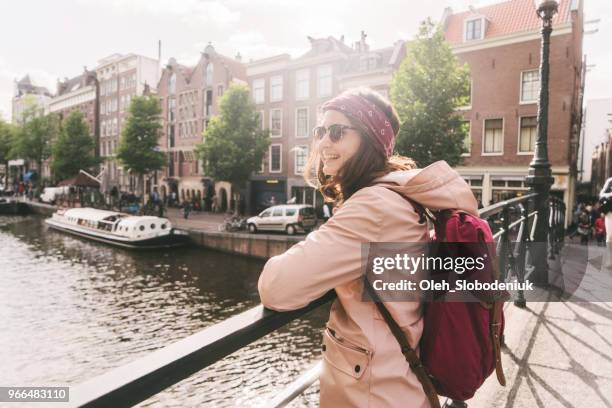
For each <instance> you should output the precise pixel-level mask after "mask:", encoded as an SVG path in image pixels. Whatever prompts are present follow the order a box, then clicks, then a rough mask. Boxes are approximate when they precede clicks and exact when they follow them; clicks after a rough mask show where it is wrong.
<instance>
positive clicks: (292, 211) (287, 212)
mask: <svg viewBox="0 0 612 408" xmlns="http://www.w3.org/2000/svg"><path fill="white" fill-rule="evenodd" d="M293 215H295V208H286V209H285V216H286V217H291V216H293Z"/></svg>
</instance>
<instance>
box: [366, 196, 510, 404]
mask: <svg viewBox="0 0 612 408" xmlns="http://www.w3.org/2000/svg"><path fill="white" fill-rule="evenodd" d="M404 198H405V197H404ZM406 200H408V201H409V202H410V203H411V204H412V206H413V207H414V208H415V210H416V212H417V213H418V214H419V217H420V221H419V222H420V223H425V222H426V219H427V218H429V219H430V220H432V222H433V224H434V227H435V228H434V229H435V235H434V236H433V237H432V242H433V243H436V242H456V243H478V242H482V243H493V242H494V241H493V234H492V233H491V228H490V227H489V224H488V223H487V222H486V221H485V220H483V219H481V218H479V217H476V216H474V215H471V214H468V213H465V212H461V211H457V210H443V211H438V212H437V213H435V216H434V215H432V214H431V213H428V212H427V211H426V210H425V209H424V208H423V207H422V206H421V205H420V204H418V203H416V202H413V201H412V200H410V199H408V198H406ZM490 246H491V245H483V248H484V247H490ZM433 255H435V254H433ZM457 255H458V256H461V254H457ZM488 258H489V262H488V268H489V270H490V274H491V275H492V276H491V277H492V278H494V279H497V278H499V271H498V266H497V257H496V256H495V254H494V253H493V254H490V255H488ZM365 288H366V290H367V291H368V293H369V294H370V296H371V298H372V299H373V300H374V301H375V302H376V306H377V307H378V310H379V312H380V313H381V315H382V316H383V318H384V319H385V321H386V322H387V324H388V325H389V328H390V329H391V332H392V333H393V335H394V337H395V338H396V339H397V341H398V343H399V344H400V347H401V350H402V353H403V354H404V356H405V358H406V361H408V363H409V364H410V368H411V369H412V371H413V372H414V373H415V375H416V376H417V378H418V379H419V381H420V382H421V384H422V386H423V390H424V391H425V394H426V395H427V398H428V399H429V401H430V404H431V406H432V407H434V408H439V407H440V403H439V400H438V395H442V396H446V397H449V398H452V399H453V400H459V401H465V400H467V399H470V398H472V397H473V396H474V393H475V392H476V390H477V389H478V388H479V387H480V386H481V385H482V384H483V383H484V381H485V380H486V379H487V377H488V376H489V375H491V373H492V372H493V371H494V370H495V371H496V374H497V379H498V381H499V383H500V384H501V385H504V386H505V385H506V380H505V377H504V373H503V371H502V366H501V353H500V347H501V339H502V336H503V331H504V315H503V304H504V301H505V300H507V298H508V297H509V295H508V293H507V292H505V291H503V292H500V293H497V294H496V296H495V297H494V298H493V299H488V300H483V301H476V302H431V303H427V304H425V305H424V306H425V307H424V314H423V319H424V328H423V335H422V337H421V341H420V343H419V347H420V358H419V356H417V354H416V352H415V350H414V349H412V348H411V347H410V345H409V343H408V341H407V339H406V336H405V335H404V332H403V331H402V330H401V328H400V327H399V326H398V325H397V323H396V322H395V320H393V318H392V317H391V314H390V313H389V311H388V310H387V308H386V307H385V306H384V303H383V302H382V301H381V300H380V297H379V296H378V294H377V293H376V292H375V291H374V289H373V288H372V286H371V284H370V283H369V281H368V280H367V279H366V282H365ZM476 296H477V297H478V295H476Z"/></svg>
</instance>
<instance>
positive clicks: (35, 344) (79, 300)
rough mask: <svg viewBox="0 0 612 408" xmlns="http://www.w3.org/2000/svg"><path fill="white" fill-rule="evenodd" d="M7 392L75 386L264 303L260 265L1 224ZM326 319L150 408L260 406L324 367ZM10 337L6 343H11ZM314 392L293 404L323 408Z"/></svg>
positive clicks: (2, 377)
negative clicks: (313, 367) (311, 369)
mask: <svg viewBox="0 0 612 408" xmlns="http://www.w3.org/2000/svg"><path fill="white" fill-rule="evenodd" d="M0 262H1V263H0V265H1V267H0V327H1V328H2V333H3V334H2V337H0V358H1V359H2V361H3V370H1V371H0V384H21V385H53V384H57V385H66V384H76V383H79V382H81V381H83V380H85V379H88V378H91V377H93V376H96V375H98V374H101V373H103V372H106V371H107V370H109V369H110V368H113V367H116V366H119V365H122V364H125V363H127V362H129V361H132V360H134V359H136V358H138V357H140V356H143V355H145V354H147V352H150V351H152V350H155V349H158V348H160V347H162V346H165V345H167V344H170V343H172V342H174V341H177V340H179V339H182V338H184V337H186V336H189V335H191V334H193V333H196V332H197V331H199V330H201V329H203V328H204V327H207V326H209V325H211V324H213V323H216V322H218V321H221V320H223V319H225V318H227V317H229V316H232V315H234V314H236V313H239V312H242V311H244V310H246V309H248V308H250V307H252V306H254V305H256V304H257V303H258V302H259V297H258V295H257V278H258V275H259V271H260V270H261V268H262V266H263V262H261V261H256V260H253V259H248V258H245V257H238V256H229V255H224V254H220V253H217V252H213V251H205V250H202V249H198V248H184V249H180V250H175V251H171V252H168V251H155V252H131V251H126V250H122V249H116V248H113V247H109V246H104V245H101V244H96V243H93V242H89V241H86V240H82V239H79V238H74V237H71V236H69V235H66V234H63V233H59V232H55V231H51V230H47V227H46V226H45V224H44V222H43V221H42V219H41V218H38V217H25V218H19V217H0ZM327 314H328V311H327V310H317V311H315V312H313V313H311V314H310V315H309V316H307V317H306V318H305V319H300V320H297V321H295V322H293V323H292V324H290V325H289V326H288V327H286V328H284V329H283V330H280V331H278V332H276V333H274V334H272V335H269V336H267V337H266V338H265V339H262V340H261V341H259V342H257V343H255V344H253V345H251V346H250V347H248V348H245V349H244V350H241V351H239V352H238V353H235V354H233V355H231V356H229V357H227V358H226V359H224V360H222V361H220V362H218V363H217V364H215V365H214V366H213V367H211V368H209V369H207V370H204V371H202V372H200V373H198V374H196V375H193V376H192V377H190V378H189V379H187V380H185V381H183V382H181V383H179V384H177V385H175V386H174V387H172V388H170V389H168V390H166V391H164V392H163V393H160V394H158V395H157V396H155V397H153V398H151V399H150V400H148V401H146V402H144V403H142V404H141V406H176V407H185V406H215V407H218V406H219V407H224V406H227V407H230V406H258V405H261V404H262V403H263V402H264V401H265V400H266V398H269V397H271V396H273V395H274V394H275V392H276V391H278V390H279V388H280V387H282V386H283V385H285V384H287V383H289V382H290V381H291V380H292V379H293V378H294V377H295V376H297V375H298V374H299V373H300V372H302V371H303V370H304V368H305V367H307V366H309V365H310V364H311V363H312V362H314V361H315V360H316V359H318V358H320V351H319V350H320V347H319V345H320V328H321V327H322V326H323V322H324V321H325V320H326V316H327ZM7 334H8V335H7ZM316 400H317V396H316V388H314V389H312V390H310V391H309V392H308V393H307V395H306V396H305V397H302V398H300V399H299V400H298V401H296V403H295V404H293V405H294V406H302V405H314V404H315V402H316Z"/></svg>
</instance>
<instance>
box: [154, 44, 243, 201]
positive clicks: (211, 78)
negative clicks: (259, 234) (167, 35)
mask: <svg viewBox="0 0 612 408" xmlns="http://www.w3.org/2000/svg"><path fill="white" fill-rule="evenodd" d="M245 81H246V69H245V66H244V64H242V62H241V60H240V56H239V55H238V56H237V58H230V57H226V56H224V55H221V54H219V53H218V52H217V51H216V50H215V48H214V47H213V46H212V45H210V44H209V45H208V46H207V47H206V48H205V49H204V51H203V52H202V54H201V57H200V59H199V61H198V63H197V64H196V65H195V66H193V67H187V66H184V65H181V64H179V63H177V61H176V60H175V59H174V58H170V60H169V61H168V64H167V65H166V66H165V67H164V68H163V70H162V73H161V78H160V80H159V83H158V84H157V96H158V97H159V98H160V103H161V107H162V123H163V130H162V136H161V139H160V143H159V144H160V148H161V150H162V151H163V152H165V153H166V155H167V166H166V168H165V169H164V170H163V172H162V174H161V175H160V178H159V181H158V184H159V188H160V194H161V195H162V197H165V196H167V195H169V194H172V193H174V194H175V195H176V197H177V199H178V200H179V201H181V202H182V201H198V202H202V201H204V202H205V203H207V204H206V205H207V206H209V205H210V204H211V201H210V198H212V196H214V195H217V197H218V199H219V206H220V209H222V210H225V209H227V208H228V206H229V205H230V199H231V194H232V191H231V186H230V185H229V184H228V183H224V182H223V181H219V182H217V183H214V182H213V180H211V179H210V178H208V177H206V176H205V174H204V173H203V169H202V163H201V160H199V159H198V157H197V154H196V152H195V148H196V146H197V145H198V144H200V143H202V136H203V132H204V130H205V129H206V127H207V124H208V123H209V121H210V119H211V118H212V117H213V116H215V115H216V114H218V101H219V98H220V97H221V96H222V95H223V93H224V92H225V90H226V89H227V88H228V87H229V86H230V84H231V83H232V82H242V83H246V82H245ZM215 189H216V191H215Z"/></svg>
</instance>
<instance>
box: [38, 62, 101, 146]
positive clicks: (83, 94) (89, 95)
mask: <svg viewBox="0 0 612 408" xmlns="http://www.w3.org/2000/svg"><path fill="white" fill-rule="evenodd" d="M75 111H79V112H81V113H82V114H83V116H84V117H85V121H86V122H87V124H88V125H89V133H90V135H91V137H93V138H94V140H95V141H96V146H98V143H99V133H98V132H99V112H98V79H97V78H96V73H95V71H88V70H87V68H85V69H84V70H83V73H82V74H81V75H77V76H75V77H74V78H70V79H68V78H66V79H64V80H63V81H59V80H58V82H57V93H56V94H55V96H54V97H53V98H52V99H51V100H50V102H49V112H50V113H56V114H57V115H58V116H59V119H60V123H62V122H63V121H64V120H65V119H67V118H68V116H69V115H70V114H71V113H72V112H75ZM96 154H99V151H98V152H97V153H96Z"/></svg>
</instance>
